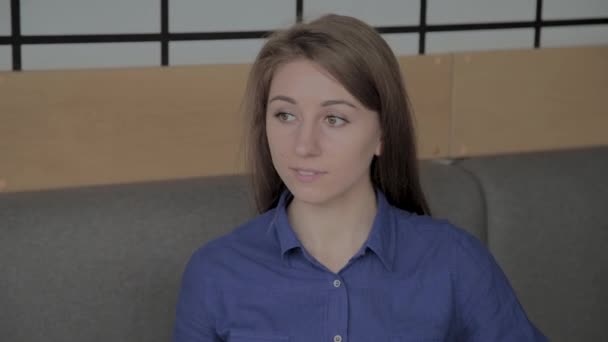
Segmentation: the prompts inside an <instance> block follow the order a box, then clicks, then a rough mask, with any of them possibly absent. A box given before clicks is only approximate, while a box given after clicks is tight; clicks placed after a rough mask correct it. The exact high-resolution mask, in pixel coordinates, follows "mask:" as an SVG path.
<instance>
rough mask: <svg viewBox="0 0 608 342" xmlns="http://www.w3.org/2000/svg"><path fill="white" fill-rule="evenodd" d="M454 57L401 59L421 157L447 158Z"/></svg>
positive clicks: (412, 57) (439, 56)
mask: <svg viewBox="0 0 608 342" xmlns="http://www.w3.org/2000/svg"><path fill="white" fill-rule="evenodd" d="M452 60H453V57H452V55H436V56H408V57H401V58H400V60H399V61H400V63H401V68H402V75H403V77H404V79H405V83H406V91H407V92H408V94H409V96H410V101H411V102H412V107H413V110H414V121H415V129H416V136H417V141H418V151H419V156H420V158H422V159H430V158H441V157H447V156H448V154H449V137H450V106H451V92H452V63H453V62H452Z"/></svg>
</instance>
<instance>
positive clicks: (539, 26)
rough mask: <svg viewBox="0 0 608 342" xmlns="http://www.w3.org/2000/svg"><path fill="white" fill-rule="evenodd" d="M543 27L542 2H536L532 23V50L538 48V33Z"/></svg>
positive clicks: (537, 0)
mask: <svg viewBox="0 0 608 342" xmlns="http://www.w3.org/2000/svg"><path fill="white" fill-rule="evenodd" d="M542 27H543V0H536V19H535V21H534V48H535V49H538V48H539V47H540V33H541V30H542Z"/></svg>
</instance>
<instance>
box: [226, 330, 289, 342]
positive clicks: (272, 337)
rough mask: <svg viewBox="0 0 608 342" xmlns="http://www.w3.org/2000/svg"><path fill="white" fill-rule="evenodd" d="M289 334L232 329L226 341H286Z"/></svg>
mask: <svg viewBox="0 0 608 342" xmlns="http://www.w3.org/2000/svg"><path fill="white" fill-rule="evenodd" d="M288 341H289V336H284V335H278V334H272V333H270V334H266V333H257V332H247V331H232V332H231V333H230V336H229V337H228V342H288Z"/></svg>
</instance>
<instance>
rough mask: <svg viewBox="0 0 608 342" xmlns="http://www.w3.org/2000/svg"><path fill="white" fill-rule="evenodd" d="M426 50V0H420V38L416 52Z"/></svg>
mask: <svg viewBox="0 0 608 342" xmlns="http://www.w3.org/2000/svg"><path fill="white" fill-rule="evenodd" d="M425 50H426V0H420V40H419V41H418V54H420V55H424V51H425Z"/></svg>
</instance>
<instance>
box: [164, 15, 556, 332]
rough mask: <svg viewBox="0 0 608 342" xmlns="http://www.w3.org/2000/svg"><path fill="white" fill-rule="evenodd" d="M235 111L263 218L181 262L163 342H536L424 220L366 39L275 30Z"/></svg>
mask: <svg viewBox="0 0 608 342" xmlns="http://www.w3.org/2000/svg"><path fill="white" fill-rule="evenodd" d="M244 108H245V110H246V111H247V112H248V114H249V115H250V117H251V122H250V125H249V128H250V132H251V136H250V141H249V148H250V161H251V167H252V170H251V171H252V175H253V182H252V183H253V187H254V193H255V198H256V201H257V207H258V210H259V213H260V215H259V216H257V217H256V218H254V219H253V220H251V221H249V222H247V223H245V224H244V225H242V226H240V227H238V228H237V229H235V230H234V231H233V232H232V233H230V234H227V235H225V236H223V237H220V238H218V239H215V240H213V241H211V242H209V243H207V244H206V245H205V246H203V247H202V248H201V249H199V250H198V251H196V252H195V253H194V255H193V256H192V258H191V260H190V261H189V263H188V265H187V267H186V270H185V272H184V276H183V283H182V288H181V291H180V296H179V302H178V305H177V318H176V323H175V334H174V340H175V341H176V342H195V341H197V342H203V341H205V342H206V341H231V342H237V341H242V342H244V341H260V342H261V341H267V342H268V341H298V342H300V341H301V342H311V341H314V342H317V341H327V342H332V341H333V342H345V341H349V342H350V341H352V342H374V341H383V342H384V341H483V342H488V341H517V342H522V341H545V340H546V338H545V337H544V336H543V335H542V334H541V333H540V332H539V331H538V330H537V329H536V328H535V327H534V326H533V324H532V323H531V322H530V321H529V320H528V318H527V317H526V314H525V313H524V311H523V309H522V307H521V305H520V304H519V302H518V300H517V298H516V296H515V294H514V292H513V290H512V289H511V287H510V285H509V282H508V280H507V279H506V278H505V276H504V274H503V272H502V271H501V269H500V268H499V266H498V265H497V264H496V262H495V260H494V259H493V258H492V256H491V255H490V253H489V252H488V251H487V249H486V248H485V247H484V246H483V245H482V244H481V243H480V242H479V241H478V240H477V239H475V238H474V237H472V236H471V235H470V234H468V233H466V232H464V231H463V230H461V229H459V228H457V227H454V226H452V225H450V224H449V223H448V222H445V221H439V220H436V219H433V218H431V217H430V216H429V215H430V212H429V209H428V207H427V204H426V201H425V199H424V196H423V193H422V191H421V187H420V184H419V180H418V171H417V159H416V148H415V143H414V133H413V129H412V120H411V114H410V105H409V103H408V100H407V97H406V95H405V89H404V86H403V81H402V79H401V76H400V71H399V65H398V62H397V60H396V58H395V56H394V55H393V53H392V52H391V50H390V48H389V46H388V45H387V44H386V42H385V41H384V40H383V39H382V38H381V37H380V35H378V34H377V33H376V32H375V31H374V30H373V28H371V27H369V26H368V25H366V24H364V23H363V22H361V21H359V20H357V19H354V18H350V17H344V16H338V15H327V16H324V17H321V18H319V19H317V20H315V21H312V22H310V23H306V24H297V25H295V26H293V27H292V28H290V29H288V30H285V31H280V32H276V33H275V34H273V35H272V36H271V37H270V39H269V40H268V42H267V43H266V44H265V46H264V47H263V48H262V50H261V51H260V53H259V55H258V57H257V59H256V61H255V63H254V64H253V67H252V70H251V74H250V79H249V83H248V87H247V91H246V96H245V102H244Z"/></svg>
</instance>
